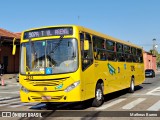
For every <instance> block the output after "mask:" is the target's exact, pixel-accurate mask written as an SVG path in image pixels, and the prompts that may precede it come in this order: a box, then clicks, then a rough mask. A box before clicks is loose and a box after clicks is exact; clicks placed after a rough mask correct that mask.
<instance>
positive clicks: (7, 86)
mask: <svg viewBox="0 0 160 120" xmlns="http://www.w3.org/2000/svg"><path fill="white" fill-rule="evenodd" d="M15 76H16V74H5V75H3V76H2V79H3V82H4V83H3V84H4V85H3V84H2V80H0V101H2V100H7V99H13V98H19V87H20V85H19V83H18V82H17V81H16V79H15ZM2 85H3V86H2Z"/></svg>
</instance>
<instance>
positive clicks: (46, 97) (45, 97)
mask: <svg viewBox="0 0 160 120" xmlns="http://www.w3.org/2000/svg"><path fill="white" fill-rule="evenodd" d="M42 100H51V96H42Z"/></svg>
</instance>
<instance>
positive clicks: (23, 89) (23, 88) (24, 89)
mask: <svg viewBox="0 0 160 120" xmlns="http://www.w3.org/2000/svg"><path fill="white" fill-rule="evenodd" d="M21 90H22V91H23V92H25V93H29V91H28V90H27V89H26V88H25V87H23V86H21Z"/></svg>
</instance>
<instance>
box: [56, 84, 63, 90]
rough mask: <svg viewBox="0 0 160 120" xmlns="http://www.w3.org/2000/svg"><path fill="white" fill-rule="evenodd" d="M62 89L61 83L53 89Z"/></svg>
mask: <svg viewBox="0 0 160 120" xmlns="http://www.w3.org/2000/svg"><path fill="white" fill-rule="evenodd" d="M62 87H63V83H61V84H59V85H57V86H56V87H55V90H59V89H61V88H62Z"/></svg>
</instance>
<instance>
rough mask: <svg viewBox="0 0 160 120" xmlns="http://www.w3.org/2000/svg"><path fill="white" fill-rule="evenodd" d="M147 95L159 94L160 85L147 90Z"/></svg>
mask: <svg viewBox="0 0 160 120" xmlns="http://www.w3.org/2000/svg"><path fill="white" fill-rule="evenodd" d="M146 94H147V95H158V96H159V95H160V87H157V88H155V89H153V90H151V91H149V92H148V93H146Z"/></svg>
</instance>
